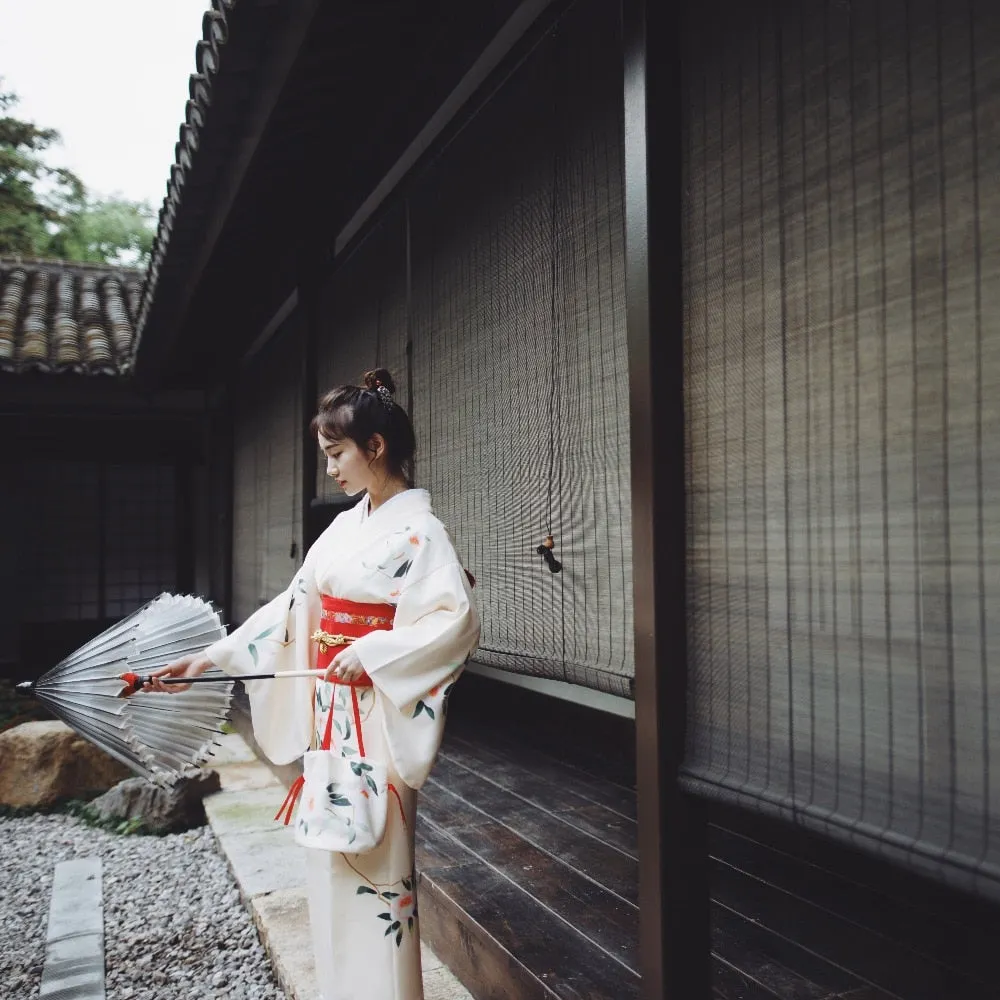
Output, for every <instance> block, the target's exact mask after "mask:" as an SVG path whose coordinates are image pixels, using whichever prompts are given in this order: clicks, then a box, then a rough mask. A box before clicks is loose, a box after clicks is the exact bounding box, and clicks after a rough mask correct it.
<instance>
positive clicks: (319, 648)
mask: <svg viewBox="0 0 1000 1000" xmlns="http://www.w3.org/2000/svg"><path fill="white" fill-rule="evenodd" d="M321 599H322V602H323V613H322V614H321V615H320V624H319V628H318V629H317V630H316V631H315V632H313V634H312V639H313V641H314V642H315V643H316V667H317V669H318V670H325V669H326V668H327V667H328V666H329V665H330V663H331V662H332V661H333V658H334V657H335V656H336V655H337V654H338V653H339V652H340V651H341V650H342V649H346V648H347V647H348V646H350V645H351V643H353V642H354V641H355V640H356V639H360V638H361V637H362V636H363V635H368V633H369V632H378V631H388V630H389V629H391V628H392V622H393V619H394V618H395V616H396V609H395V608H394V607H393V606H392V605H391V604H359V603H358V602H357V601H345V600H343V599H342V598H340V597H329V596H327V595H326V594H323V595H322V598H321ZM353 685H354V686H358V687H371V685H372V680H371V678H370V677H369V676H368V675H367V674H362V675H361V677H359V678H358V680H356V681H354V682H353Z"/></svg>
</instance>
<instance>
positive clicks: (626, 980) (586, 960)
mask: <svg viewBox="0 0 1000 1000" xmlns="http://www.w3.org/2000/svg"><path fill="white" fill-rule="evenodd" d="M424 822H425V824H426V826H427V827H428V828H431V829H435V830H436V832H437V833H439V834H444V835H447V834H446V833H445V831H444V830H443V829H442V828H440V827H437V824H435V823H433V821H431V820H430V819H429V817H428V815H427V812H426V811H425V814H424ZM470 857H471V855H470ZM432 881H433V884H434V886H435V888H436V889H437V890H438V891H441V892H445V893H447V895H448V897H449V899H451V900H452V901H453V902H454V903H456V904H457V905H458V906H460V907H461V910H462V911H463V913H465V914H466V915H467V919H468V920H469V921H470V922H471V923H472V924H474V925H475V926H476V927H477V928H479V929H481V930H482V931H483V932H485V933H486V934H488V935H490V937H492V938H493V939H494V940H495V941H497V942H500V943H501V944H502V946H503V947H504V948H505V949H506V950H507V951H509V952H510V953H511V954H512V955H514V956H516V958H517V961H518V962H520V963H521V964H522V965H523V966H524V967H526V968H528V969H530V970H531V971H532V973H533V974H534V976H535V977H536V979H537V980H538V981H539V983H541V984H544V986H545V988H546V989H547V990H548V991H550V992H551V995H552V996H554V997H558V998H561V1000H563V998H564V1000H636V998H638V996H639V977H638V976H637V975H635V974H633V973H630V972H629V971H628V970H627V969H625V968H624V967H623V966H622V964H621V963H620V962H617V961H613V960H612V959H611V958H609V957H607V956H606V955H605V954H604V953H603V952H601V951H598V950H597V949H596V948H594V947H593V946H592V945H591V944H590V943H589V942H588V940H587V939H586V938H585V937H584V936H583V935H582V934H580V933H579V932H578V931H576V930H574V929H573V928H571V927H568V926H567V925H566V924H565V923H564V922H563V921H561V920H557V919H553V916H552V913H551V911H550V910H548V909H546V908H545V907H543V906H541V905H540V904H539V902H538V901H537V900H536V899H534V898H533V897H532V896H531V894H530V893H528V892H526V891H525V890H524V889H522V888H520V887H519V886H518V885H516V884H515V883H514V882H512V881H511V880H510V879H508V878H506V877H505V876H504V875H502V874H501V873H500V872H499V871H497V870H496V869H494V868H492V867H491V866H489V865H487V864H485V863H483V862H480V861H478V860H476V859H474V858H473V859H472V860H471V861H470V862H469V863H468V864H466V865H461V866H451V867H448V868H443V869H440V870H439V871H437V872H435V873H434V875H433V880H432ZM421 892H423V884H422V885H421ZM421 906H423V898H422V899H421ZM442 957H445V958H446V956H442ZM497 995H498V996H500V995H503V996H506V995H507V994H497Z"/></svg>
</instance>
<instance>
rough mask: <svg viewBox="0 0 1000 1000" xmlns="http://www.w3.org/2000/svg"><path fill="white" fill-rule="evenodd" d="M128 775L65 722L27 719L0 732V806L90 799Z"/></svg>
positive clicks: (40, 805)
mask: <svg viewBox="0 0 1000 1000" xmlns="http://www.w3.org/2000/svg"><path fill="white" fill-rule="evenodd" d="M129 774H131V772H130V771H129V769H128V768H127V767H125V765H124V764H119V763H118V761H116V760H115V759H114V758H113V757H109V756H108V755H107V754H106V753H105V752H104V751H103V750H99V749H98V748H97V747H95V746H94V745H93V744H92V743H88V742H87V741H86V740H85V739H83V737H82V736H79V735H77V734H76V733H75V732H73V730H72V729H70V728H69V726H67V725H65V724H64V723H62V722H58V721H48V722H24V723H22V724H21V725H20V726H14V728H13V729H8V730H7V731H6V732H3V733H0V805H4V806H13V807H15V808H18V809H30V808H45V807H48V806H51V805H55V804H56V803H57V802H59V801H62V800H64V799H86V798H90V797H91V796H92V795H96V794H98V793H100V792H103V791H106V790H107V789H109V788H111V787H112V786H113V785H115V784H116V783H117V782H119V781H121V780H122V778H124V777H126V776H127V775H129Z"/></svg>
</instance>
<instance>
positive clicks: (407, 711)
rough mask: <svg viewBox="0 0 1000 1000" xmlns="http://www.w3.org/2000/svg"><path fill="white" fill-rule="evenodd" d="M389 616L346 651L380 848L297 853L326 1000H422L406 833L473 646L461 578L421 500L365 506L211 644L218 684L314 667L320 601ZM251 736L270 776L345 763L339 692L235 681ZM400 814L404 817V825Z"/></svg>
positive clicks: (349, 727) (346, 694)
mask: <svg viewBox="0 0 1000 1000" xmlns="http://www.w3.org/2000/svg"><path fill="white" fill-rule="evenodd" d="M321 594H328V595H330V596H332V597H337V598H342V599H345V600H349V601H356V602H358V603H364V604H392V605H395V607H396V614H395V619H394V623H393V627H392V629H391V630H389V631H376V632H371V633H370V634H368V635H365V636H363V637H362V638H360V639H358V640H357V641H356V642H355V643H354V645H353V647H352V648H353V649H354V651H355V652H356V653H357V654H358V657H359V659H360V660H361V662H362V664H363V666H364V669H365V671H366V672H367V674H368V675H369V677H371V679H372V683H373V685H374V687H373V688H358V689H357V692H358V696H359V699H360V710H361V719H362V726H363V739H364V749H365V754H366V756H367V757H369V758H374V759H375V760H379V761H381V762H382V763H384V764H385V765H386V766H387V768H388V775H389V781H390V782H391V783H392V784H393V785H394V786H395V788H396V790H397V791H398V799H397V798H396V797H395V796H393V797H392V800H391V802H390V808H389V813H388V820H387V823H386V834H385V838H384V840H383V841H382V843H381V844H380V845H379V846H378V847H377V848H375V849H374V850H372V851H370V852H369V853H366V854H362V855H345V854H334V853H331V852H328V851H321V850H315V849H307V852H306V853H307V871H308V880H309V886H308V889H309V915H310V923H311V928H312V936H313V948H314V953H315V958H316V973H317V979H318V981H319V986H320V990H321V992H322V995H323V998H324V1000H422V998H423V985H422V980H421V969H420V939H419V930H418V925H417V903H416V881H415V872H414V863H413V830H414V823H415V820H416V789H418V788H420V786H421V785H422V784H423V783H424V781H425V780H426V778H427V775H428V774H429V772H430V770H431V767H432V766H433V763H434V759H435V757H436V755H437V751H438V748H439V747H440V745H441V738H442V736H443V733H444V720H445V714H446V710H447V698H448V694H449V691H450V689H451V686H452V684H453V683H454V681H455V679H456V678H457V677H458V675H459V673H460V672H461V670H462V668H463V666H464V665H465V662H466V661H467V659H468V657H469V656H470V655H471V653H472V652H473V650H474V649H475V646H476V643H477V642H478V640H479V618H478V616H477V614H476V609H475V605H474V603H473V600H472V594H471V590H470V587H469V582H468V579H467V577H466V575H465V571H464V569H463V567H462V565H461V563H460V561H459V559H458V556H457V555H456V554H455V549H454V547H453V546H452V543H451V540H450V538H449V537H448V533H447V531H446V530H445V528H444V526H443V525H442V524H441V522H440V521H439V520H438V519H437V518H436V517H435V516H434V514H433V513H432V511H431V505H430V498H429V496H428V494H427V493H426V491H424V490H407V491H405V492H403V493H400V494H397V495H396V496H395V497H393V498H392V499H390V500H387V501H386V502H385V503H384V504H382V505H381V506H380V507H379V508H378V509H377V510H376V511H375V512H374V513H369V510H368V500H367V498H365V499H364V500H362V501H361V502H360V503H358V504H357V505H356V506H355V507H353V508H352V509H351V510H349V511H346V512H345V513H343V514H341V515H340V516H339V517H337V518H336V519H335V520H334V522H333V524H331V525H330V527H329V528H327V529H326V531H324V532H323V534H322V535H321V536H320V537H319V539H317V541H316V543H315V545H313V546H312V548H310V550H309V552H308V553H307V554H306V558H305V561H304V563H303V565H302V569H301V571H300V572H299V574H298V575H297V576H296V577H295V579H294V580H293V581H292V583H291V585H290V586H289V588H288V590H286V591H285V592H284V593H283V594H281V595H279V596H278V597H276V598H275V599H274V600H273V601H271V603H270V604H267V605H266V606H264V607H262V608H261V609H260V610H258V611H257V612H256V613H255V614H253V615H252V616H251V617H250V618H248V619H247V620H246V621H245V622H244V623H243V624H242V625H241V626H240V627H239V628H238V629H236V630H235V631H234V632H233V633H232V634H231V635H229V636H227V637H226V638H225V639H222V640H220V641H219V642H217V643H215V644H214V645H212V646H210V647H209V648H208V649H207V650H206V653H207V655H208V656H209V658H210V659H211V660H212V661H213V662H214V663H215V664H216V665H218V666H219V667H221V668H222V669H223V670H224V671H226V672H227V673H229V674H234V675H237V676H238V675H240V674H249V673H264V672H267V671H271V670H305V669H315V667H316V643H315V642H313V641H311V640H310V636H311V635H312V634H313V632H314V631H315V630H317V629H318V628H319V627H320V613H321V603H320V595H321ZM245 683H246V688H247V693H248V694H249V697H250V707H251V711H252V716H253V727H254V736H255V738H256V740H257V742H258V744H259V745H260V747H261V749H262V750H263V751H264V753H266V754H267V756H268V757H269V758H270V759H271V760H273V761H274V762H275V763H276V764H287V763H289V762H291V761H293V760H295V759H297V758H298V757H301V756H302V754H303V753H304V752H305V751H306V750H308V749H310V748H315V747H318V746H319V745H320V739H321V736H322V732H323V729H324V726H325V722H326V713H327V711H328V710H329V709H330V706H331V702H332V710H333V712H334V721H333V734H334V744H333V745H334V748H335V749H337V748H342V750H343V753H345V754H350V755H354V754H357V752H358V751H357V748H358V744H357V733H356V732H355V731H354V730H355V729H356V726H355V725H354V724H353V720H354V713H353V706H352V701H351V697H350V690H349V689H348V688H347V687H346V686H344V685H331V684H327V683H325V682H323V681H319V682H317V681H316V680H314V679H313V678H290V679H278V680H263V681H247V682H245ZM404 816H405V818H404Z"/></svg>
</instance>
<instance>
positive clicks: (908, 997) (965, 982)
mask: <svg viewBox="0 0 1000 1000" xmlns="http://www.w3.org/2000/svg"><path fill="white" fill-rule="evenodd" d="M711 871H712V875H711V880H712V898H713V899H715V900H717V901H718V902H720V903H723V904H724V905H726V906H728V907H729V908H730V909H732V910H735V911H736V912H738V913H741V914H744V915H745V916H747V917H749V918H750V919H753V920H755V921H757V922H758V923H760V924H761V925H762V926H764V927H766V928H768V929H769V930H770V931H771V932H773V933H774V934H777V935H780V936H781V937H783V938H784V939H786V940H787V941H794V942H796V943H797V944H798V945H799V946H800V947H802V948H804V949H806V950H808V951H810V952H812V953H813V954H815V955H818V956H821V957H822V958H823V959H825V961H827V962H828V963H830V964H831V965H834V966H837V967H839V968H841V969H843V970H845V971H849V972H851V973H853V974H855V975H857V977H858V978H859V979H860V980H861V981H862V983H866V984H870V985H872V986H877V987H879V988H880V989H882V990H884V991H885V992H887V993H889V994H891V995H893V996H897V997H902V998H905V1000H945V998H948V1000H951V998H956V1000H957V998H960V997H961V998H965V997H969V998H972V997H975V998H977V1000H980V998H981V1000H985V998H986V997H987V996H997V994H996V993H987V994H984V993H983V992H982V988H981V985H980V984H977V983H976V982H975V981H972V980H970V979H968V978H967V977H965V976H962V975H959V974H956V973H955V972H954V971H953V970H950V969H946V968H944V967H942V966H940V965H936V964H934V963H933V962H930V961H928V960H927V959H925V958H924V957H923V956H921V955H920V954H919V953H917V952H913V951H908V950H906V949H905V948H901V947H900V946H898V945H897V944H896V943H895V942H893V941H890V940H889V939H887V938H884V937H880V936H879V935H878V934H875V933H873V932H872V931H870V930H868V929H866V928H862V927H858V926H857V925H855V924H852V923H849V922H847V921H845V920H843V919H841V918H840V917H839V916H838V915H836V914H835V913H832V912H831V911H829V910H827V909H825V908H823V906H821V905H818V904H817V903H816V902H813V901H812V900H808V899H804V898H802V897H801V896H799V895H797V894H796V893H794V892H791V891H786V890H782V889H779V888H778V887H775V886H773V885H770V884H768V883H767V882H765V881H763V880H761V879H759V878H756V877H754V876H752V875H750V874H748V873H745V872H742V871H740V870H739V869H738V868H735V867H733V866H731V865H728V864H726V863H725V862H724V861H718V860H716V861H715V862H714V863H713V865H712V870H711Z"/></svg>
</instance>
